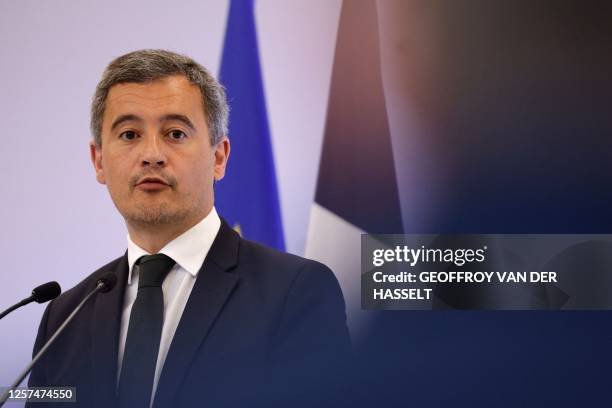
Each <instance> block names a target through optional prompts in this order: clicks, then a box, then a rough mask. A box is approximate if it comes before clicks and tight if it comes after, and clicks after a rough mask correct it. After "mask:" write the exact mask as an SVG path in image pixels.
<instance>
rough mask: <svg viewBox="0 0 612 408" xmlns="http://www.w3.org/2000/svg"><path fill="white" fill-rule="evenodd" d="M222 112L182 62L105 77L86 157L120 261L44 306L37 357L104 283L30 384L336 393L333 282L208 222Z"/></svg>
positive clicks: (132, 394)
mask: <svg viewBox="0 0 612 408" xmlns="http://www.w3.org/2000/svg"><path fill="white" fill-rule="evenodd" d="M227 112H228V108H227V106H226V101H225V95H224V91H223V88H222V86H221V85H220V84H219V83H218V82H217V81H216V80H215V79H214V78H213V77H212V76H211V75H210V74H209V73H208V72H207V71H206V70H205V69H204V68H203V67H201V66H200V65H199V64H197V63H196V62H195V61H193V60H192V59H190V58H188V57H185V56H182V55H178V54H175V53H171V52H168V51H162V50H142V51H136V52H132V53H129V54H126V55H123V56H121V57H119V58H117V59H115V60H114V61H113V62H111V64H110V65H109V66H108V68H107V69H106V71H105V72H104V74H103V77H102V80H101V81H100V83H99V84H98V87H97V89H96V93H95V96H94V99H93V104H92V117H91V130H92V133H93V141H92V142H91V146H90V150H91V159H92V162H93V166H94V169H95V172H96V179H97V180H98V182H100V183H102V184H105V185H106V186H107V187H108V190H109V193H110V195H111V198H112V200H113V202H114V204H115V206H116V207H117V209H118V210H119V212H120V213H121V215H122V216H123V218H124V219H125V222H126V226H127V230H128V243H127V252H126V253H125V254H124V255H123V256H122V257H120V258H118V259H116V260H114V261H112V262H111V263H109V264H107V265H105V266H103V267H102V268H100V269H99V270H98V271H96V272H94V273H93V274H91V275H90V276H88V277H87V278H85V279H84V280H83V281H82V282H81V283H79V284H78V285H77V286H75V287H74V288H72V289H71V290H69V291H67V292H65V293H64V294H62V295H61V296H60V297H59V298H57V299H56V300H54V301H53V302H51V303H50V304H49V306H48V307H47V309H46V310H45V313H44V316H43V318H42V321H41V324H40V328H39V332H38V337H37V339H36V344H35V346H34V352H35V353H36V352H37V351H38V350H39V349H40V348H41V347H42V345H43V344H44V343H45V342H46V341H47V340H48V339H49V337H50V336H51V335H52V334H53V333H54V332H55V330H56V329H57V328H58V327H59V326H60V325H61V323H62V322H63V321H64V319H66V317H68V315H69V314H70V313H71V312H72V310H73V309H74V308H75V306H76V305H77V304H78V303H79V302H80V301H81V300H82V299H83V298H84V297H85V296H86V294H87V293H89V292H90V291H91V290H92V289H93V288H94V287H95V285H96V282H97V280H98V279H99V278H100V277H102V276H103V275H105V274H107V273H109V272H112V273H114V274H116V277H117V281H118V282H117V285H116V286H115V287H114V288H113V289H112V290H111V291H110V292H109V293H102V294H98V295H96V297H95V298H93V299H92V300H91V301H90V302H89V303H87V304H86V305H85V307H84V308H83V309H82V311H81V312H80V314H79V315H77V316H76V318H75V319H74V321H72V322H71V324H70V325H69V326H68V327H67V328H66V331H65V332H64V333H62V335H61V336H60V337H59V338H58V339H57V341H56V342H55V343H54V344H53V345H52V347H51V348H50V349H49V350H48V352H47V354H46V355H45V357H44V358H43V359H42V360H41V361H40V362H39V363H38V364H37V365H36V366H35V367H34V370H33V372H32V375H31V377H30V382H29V385H30V386H74V387H76V396H77V403H78V406H83V407H113V406H120V407H150V406H152V407H166V406H207V407H215V406H246V405H248V406H254V405H262V406H269V405H270V404H275V403H278V404H284V403H286V402H292V403H295V402H296V401H302V402H304V401H308V403H309V404H310V403H322V402H326V401H329V398H331V397H332V393H333V392H335V391H337V384H336V382H337V381H340V380H341V378H342V371H341V370H340V368H341V367H342V366H343V364H344V363H345V362H346V357H347V356H348V353H349V349H350V345H349V343H350V342H349V337H348V330H347V327H346V317H345V311H344V301H343V298H342V294H341V291H340V288H339V286H338V283H337V281H336V279H335V277H334V275H333V273H332V272H331V271H330V270H329V269H328V268H327V267H325V266H324V265H322V264H319V263H316V262H314V261H309V260H306V259H303V258H299V257H296V256H292V255H288V254H284V253H280V252H277V251H274V250H272V249H270V248H267V247H264V246H261V245H258V244H256V243H254V242H250V241H247V240H244V239H242V238H241V237H240V236H239V235H238V234H237V233H236V232H234V231H233V230H232V229H231V228H230V227H229V226H228V225H227V223H226V222H225V221H223V220H222V219H221V218H220V217H219V216H218V215H217V212H216V209H215V207H214V189H213V187H214V183H215V182H217V181H219V180H221V179H222V178H223V176H224V173H225V167H226V164H227V161H228V158H229V155H230V142H229V139H228V138H227V136H226V133H227ZM245 200H248V197H245ZM322 373H327V375H322ZM329 373H332V374H329ZM33 406H34V405H33Z"/></svg>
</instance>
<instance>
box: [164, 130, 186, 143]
mask: <svg viewBox="0 0 612 408" xmlns="http://www.w3.org/2000/svg"><path fill="white" fill-rule="evenodd" d="M168 136H170V139H172V140H183V139H185V138H186V137H187V135H186V134H185V132H183V131H182V130H178V129H175V130H171V131H170V132H168Z"/></svg>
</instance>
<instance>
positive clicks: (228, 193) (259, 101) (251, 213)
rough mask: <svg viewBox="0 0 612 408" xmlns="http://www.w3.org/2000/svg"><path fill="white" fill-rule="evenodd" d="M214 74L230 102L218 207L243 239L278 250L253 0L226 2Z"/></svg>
mask: <svg viewBox="0 0 612 408" xmlns="http://www.w3.org/2000/svg"><path fill="white" fill-rule="evenodd" d="M220 79H221V82H222V83H223V84H224V86H225V88H226V91H227V97H228V102H229V105H230V120H229V138H230V141H231V153H230V160H229V163H228V167H227V171H226V175H225V178H224V179H223V180H222V181H221V182H219V183H217V184H216V186H215V200H216V203H217V204H218V208H219V212H220V214H221V215H222V216H223V217H224V218H225V219H226V220H227V221H228V222H229V223H230V225H231V226H233V227H235V228H236V229H238V230H239V231H240V232H241V234H242V235H243V236H244V238H247V239H252V240H255V241H258V242H261V243H264V244H266V245H269V246H271V247H274V248H277V249H280V250H284V248H285V241H284V238H283V227H282V221H281V214H280V207H279V202H278V190H277V187H276V174H275V171H274V159H273V156H272V146H271V143H270V131H269V127H268V119H267V115H266V103H265V99H264V92H263V84H262V80H261V68H260V65H259V53H258V49H257V36H256V29H255V15H254V0H232V2H231V4H230V10H229V17H228V22H227V29H226V33H225V44H224V48H223V58H222V61H221V74H220Z"/></svg>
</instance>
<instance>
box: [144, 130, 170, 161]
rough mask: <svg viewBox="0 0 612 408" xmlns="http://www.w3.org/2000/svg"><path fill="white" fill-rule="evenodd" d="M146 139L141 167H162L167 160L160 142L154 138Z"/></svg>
mask: <svg viewBox="0 0 612 408" xmlns="http://www.w3.org/2000/svg"><path fill="white" fill-rule="evenodd" d="M146 139H147V140H146V142H145V143H144V145H145V146H144V151H143V152H142V165H143V166H144V167H149V166H150V167H164V166H165V165H166V163H167V158H166V155H165V153H164V150H163V146H162V142H161V141H160V140H159V138H158V137H156V136H151V137H148V138H146Z"/></svg>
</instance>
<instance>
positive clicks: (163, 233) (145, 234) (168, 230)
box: [126, 210, 210, 254]
mask: <svg viewBox="0 0 612 408" xmlns="http://www.w3.org/2000/svg"><path fill="white" fill-rule="evenodd" d="M208 214H210V210H209V211H208V212H206V213H205V214H204V215H202V216H200V217H197V218H194V219H193V220H190V221H186V222H184V223H168V224H147V225H142V224H135V223H130V222H127V223H126V224H127V229H128V233H129V234H130V238H131V240H132V241H133V242H134V243H135V244H136V245H138V246H139V247H141V248H142V249H144V250H145V251H147V252H148V253H150V254H156V253H158V252H159V251H160V250H161V249H162V248H163V247H165V246H166V245H167V244H168V242H170V241H172V240H173V239H175V238H176V237H178V236H179V235H181V234H183V233H184V232H185V231H188V230H189V229H191V228H192V227H193V226H194V225H196V224H197V223H199V222H200V221H202V220H203V219H204V218H205V217H206V216H208Z"/></svg>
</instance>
